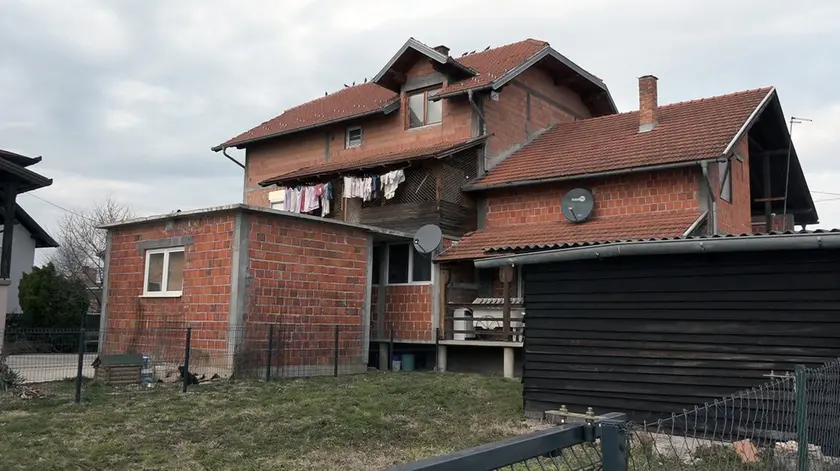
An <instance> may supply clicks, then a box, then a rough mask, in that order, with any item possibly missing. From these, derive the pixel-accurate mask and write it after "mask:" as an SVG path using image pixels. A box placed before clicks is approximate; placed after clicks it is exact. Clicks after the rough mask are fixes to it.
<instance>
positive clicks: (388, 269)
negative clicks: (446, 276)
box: [379, 242, 435, 286]
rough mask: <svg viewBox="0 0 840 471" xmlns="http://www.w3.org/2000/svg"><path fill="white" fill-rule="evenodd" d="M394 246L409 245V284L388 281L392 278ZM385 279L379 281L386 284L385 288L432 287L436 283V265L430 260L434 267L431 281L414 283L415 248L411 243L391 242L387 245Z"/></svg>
mask: <svg viewBox="0 0 840 471" xmlns="http://www.w3.org/2000/svg"><path fill="white" fill-rule="evenodd" d="M393 245H407V246H408V282H407V283H391V282H390V281H388V280H389V279H390V278H391V276H390V275H391V246H393ZM385 246H386V250H385V279H384V280H379V283H380V284H383V283H384V284H385V286H409V285H417V286H422V285H431V284H433V283H434V280H435V270H434V264H433V263H432V261H431V260H429V264H431V265H432V270H431V273H432V276H431V279H430V280H429V281H414V280H413V278H414V246H413V245H412V244H411V242H391V243H389V244H385Z"/></svg>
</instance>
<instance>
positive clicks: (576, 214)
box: [562, 188, 595, 222]
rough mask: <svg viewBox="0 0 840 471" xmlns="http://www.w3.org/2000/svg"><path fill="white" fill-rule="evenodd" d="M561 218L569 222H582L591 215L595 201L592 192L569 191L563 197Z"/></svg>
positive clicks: (576, 189) (581, 189)
mask: <svg viewBox="0 0 840 471" xmlns="http://www.w3.org/2000/svg"><path fill="white" fill-rule="evenodd" d="M562 204H563V208H562V209H563V216H564V217H565V218H566V219H568V220H569V221H571V222H583V221H586V220H587V219H588V218H589V215H591V214H592V209H593V208H594V207H595V199H594V198H593V197H592V192H590V191H589V190H586V189H584V188H575V189H574V190H569V192H568V193H566V196H564V197H563V203H562Z"/></svg>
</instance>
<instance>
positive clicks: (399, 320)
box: [371, 284, 433, 340]
mask: <svg viewBox="0 0 840 471" xmlns="http://www.w3.org/2000/svg"><path fill="white" fill-rule="evenodd" d="M380 289H381V287H380V286H374V288H373V293H374V294H373V297H372V305H373V307H372V311H373V312H374V313H375V312H377V310H376V306H377V299H378V298H377V294H378V293H379V290H380ZM385 289H386V293H385V331H384V332H376V334H377V335H376V337H379V338H388V337H389V336H390V335H391V329H393V330H394V339H396V340H431V339H432V330H433V327H432V325H433V324H432V285H430V284H423V285H421V284H417V285H387V286H385ZM376 320H377V318H376V317H375V316H371V326H372V327H371V329H372V330H374V331H375V329H376Z"/></svg>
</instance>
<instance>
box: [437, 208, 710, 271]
mask: <svg viewBox="0 0 840 471" xmlns="http://www.w3.org/2000/svg"><path fill="white" fill-rule="evenodd" d="M698 217H700V213H699V212H698V211H668V212H659V213H647V214H636V215H630V216H613V217H604V218H594V219H592V220H590V221H587V222H583V223H578V224H576V223H572V222H568V221H556V222H546V223H535V224H521V225H513V226H503V227H488V228H484V229H482V230H479V231H476V232H473V233H470V234H467V235H465V236H464V237H463V238H462V239H461V240H460V241H459V242H458V243H457V244H455V245H452V246H451V247H449V248H448V249H446V250H445V251H444V252H443V253H441V254H440V255H439V256H438V257H437V260H438V261H449V260H475V259H478V258H486V257H491V256H495V255H499V252H512V251H516V250H522V249H540V248H541V249H548V248H556V247H559V246H562V245H564V244H571V243H581V242H616V241H620V240H628V239H647V238H661V237H676V236H681V235H683V233H685V231H686V230H688V228H689V227H690V226H691V225H692V224H693V223H694V222H695V221H696V220H697V218H698Z"/></svg>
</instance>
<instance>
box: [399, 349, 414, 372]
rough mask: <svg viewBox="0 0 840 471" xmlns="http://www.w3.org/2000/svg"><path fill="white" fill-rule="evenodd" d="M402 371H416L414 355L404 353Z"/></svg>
mask: <svg viewBox="0 0 840 471" xmlns="http://www.w3.org/2000/svg"><path fill="white" fill-rule="evenodd" d="M402 370H403V371H414V354H413V353H403V356H402Z"/></svg>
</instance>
